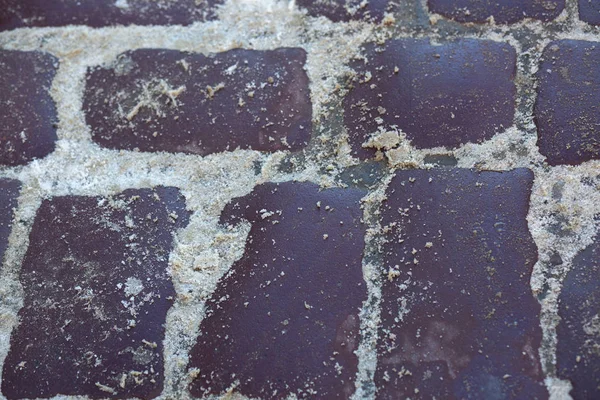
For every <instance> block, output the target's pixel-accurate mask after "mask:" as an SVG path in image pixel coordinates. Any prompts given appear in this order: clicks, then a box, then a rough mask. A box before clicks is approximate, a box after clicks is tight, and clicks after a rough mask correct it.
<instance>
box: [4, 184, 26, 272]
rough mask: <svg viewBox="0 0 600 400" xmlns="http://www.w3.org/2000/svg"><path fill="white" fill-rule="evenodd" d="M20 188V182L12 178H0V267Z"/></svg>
mask: <svg viewBox="0 0 600 400" xmlns="http://www.w3.org/2000/svg"><path fill="white" fill-rule="evenodd" d="M20 190H21V183H20V182H19V181H16V180H13V179H0V267H1V266H2V261H3V259H4V252H5V251H6V246H7V245H8V237H9V236H10V232H11V228H12V223H13V216H14V208H15V207H16V206H17V198H18V197H19V191H20Z"/></svg>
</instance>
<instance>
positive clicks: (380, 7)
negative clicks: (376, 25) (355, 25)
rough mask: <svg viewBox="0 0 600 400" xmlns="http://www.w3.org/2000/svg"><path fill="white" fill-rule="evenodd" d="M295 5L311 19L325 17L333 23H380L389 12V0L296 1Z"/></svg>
mask: <svg viewBox="0 0 600 400" xmlns="http://www.w3.org/2000/svg"><path fill="white" fill-rule="evenodd" d="M296 4H297V5H298V6H299V7H300V8H301V9H305V10H306V11H307V13H308V15H310V16H312V17H321V16H323V17H327V18H329V19H330V20H331V21H334V22H347V21H351V20H364V21H370V22H381V21H382V20H383V17H384V15H385V13H386V11H389V6H390V1H389V0H372V1H369V2H364V1H361V0H297V1H296Z"/></svg>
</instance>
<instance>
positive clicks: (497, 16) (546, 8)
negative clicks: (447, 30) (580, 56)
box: [427, 0, 565, 24]
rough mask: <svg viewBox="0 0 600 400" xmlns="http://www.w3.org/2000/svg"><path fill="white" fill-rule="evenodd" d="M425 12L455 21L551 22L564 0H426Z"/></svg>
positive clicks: (560, 9) (501, 22)
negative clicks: (426, 8) (532, 20)
mask: <svg viewBox="0 0 600 400" xmlns="http://www.w3.org/2000/svg"><path fill="white" fill-rule="evenodd" d="M427 5H428V7H429V11H431V12H434V13H437V14H441V15H443V16H444V17H447V18H451V19H453V20H456V21H459V22H486V21H489V19H490V17H493V19H494V22H496V23H499V24H512V23H515V22H519V21H522V20H524V19H525V18H531V19H537V20H539V21H544V22H547V21H551V20H553V19H554V18H556V17H558V15H559V14H560V13H561V12H562V11H563V9H564V8H565V0H545V1H540V0H427Z"/></svg>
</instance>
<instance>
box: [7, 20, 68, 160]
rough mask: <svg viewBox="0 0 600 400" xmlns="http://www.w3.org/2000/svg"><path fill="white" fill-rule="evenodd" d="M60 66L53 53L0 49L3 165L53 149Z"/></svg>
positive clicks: (35, 156)
mask: <svg viewBox="0 0 600 400" xmlns="http://www.w3.org/2000/svg"><path fill="white" fill-rule="evenodd" d="M0 12H1V11H0ZM57 68H58V61H57V60H56V58H54V57H53V56H51V55H50V54H45V53H41V52H26V51H11V50H0V121H1V123H0V165H11V166H14V165H22V164H26V163H28V162H29V161H31V160H33V159H34V158H41V157H44V156H46V155H48V154H49V153H51V152H52V151H54V143H55V141H56V128H55V123H56V120H57V116H56V107H55V104H54V101H53V100H52V97H51V96H50V93H49V90H50V86H51V85H52V80H53V79H54V75H55V74H56V69H57Z"/></svg>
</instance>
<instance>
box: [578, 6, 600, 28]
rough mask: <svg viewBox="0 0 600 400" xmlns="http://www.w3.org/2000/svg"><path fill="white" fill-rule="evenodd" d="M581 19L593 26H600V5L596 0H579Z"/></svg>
mask: <svg viewBox="0 0 600 400" xmlns="http://www.w3.org/2000/svg"><path fill="white" fill-rule="evenodd" d="M579 19H580V20H582V21H584V22H587V23H588V24H592V25H600V3H599V2H598V1H596V0H579Z"/></svg>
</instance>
